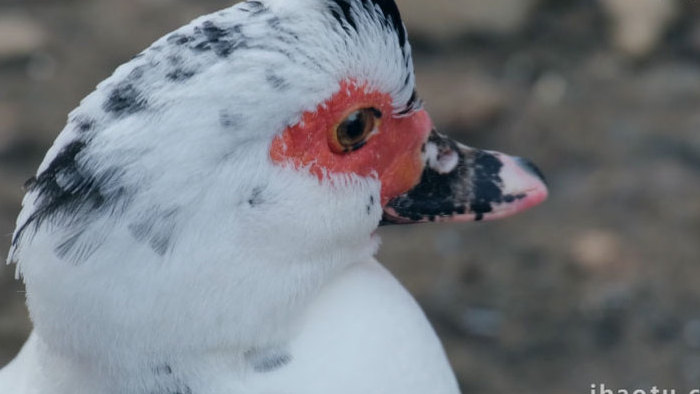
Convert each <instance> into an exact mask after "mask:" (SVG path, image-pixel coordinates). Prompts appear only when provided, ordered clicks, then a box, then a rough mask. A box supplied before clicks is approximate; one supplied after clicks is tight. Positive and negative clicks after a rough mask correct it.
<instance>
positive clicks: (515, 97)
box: [0, 0, 700, 394]
mask: <svg viewBox="0 0 700 394" xmlns="http://www.w3.org/2000/svg"><path fill="white" fill-rule="evenodd" d="M621 1H622V3H621V4H622V5H620V2H621ZM624 2H627V3H626V5H627V8H625V7H624V6H625V3H624ZM230 3H231V2H229V1H223V0H206V1H197V2H195V1H189V2H188V1H185V0H150V1H149V0H120V1H113V0H112V1H110V0H94V1H82V0H71V1H68V0H53V1H48V0H45V1H42V0H15V1H8V0H4V1H0V234H2V235H3V238H4V241H2V242H0V255H2V256H5V255H6V252H7V247H8V245H9V239H10V238H9V235H8V234H10V233H11V232H12V230H13V227H14V225H13V223H14V220H15V217H16V215H17V212H18V210H19V207H20V200H21V197H22V190H21V185H22V184H23V182H24V180H26V179H27V178H29V177H30V176H31V175H33V173H34V171H35V170H36V167H37V166H38V164H39V162H40V160H41V158H42V157H43V154H44V152H45V151H46V150H47V148H48V147H49V146H50V144H51V142H52V141H53V139H54V138H55V136H56V134H57V133H58V131H59V130H61V129H62V127H63V125H64V123H65V119H66V114H67V113H68V112H69V111H70V110H71V109H72V108H74V107H75V106H76V105H77V103H78V102H79V100H80V99H81V98H82V97H83V96H84V95H86V94H87V93H89V92H90V91H91V90H92V89H93V87H94V86H95V85H96V84H97V83H98V82H99V81H101V80H102V79H104V78H105V77H106V76H108V75H109V74H110V73H111V71H112V70H113V69H114V68H115V67H116V66H117V65H118V64H120V63H122V62H124V61H127V60H128V59H129V58H130V57H131V56H132V55H134V54H136V53H138V52H139V51H140V50H141V49H143V48H144V47H146V46H147V45H148V44H149V43H150V42H152V41H153V40H155V39H156V38H157V37H160V36H161V35H163V34H165V33H166V32H168V31H170V30H173V29H174V28H176V27H178V26H179V25H181V24H183V23H185V22H187V21H189V20H190V19H192V18H194V17H195V16H197V15H200V14H203V13H207V12H211V11H214V10H216V9H219V8H223V7H225V6H227V5H229V4H230ZM398 3H399V6H400V7H402V8H403V9H404V13H405V16H406V24H407V25H408V28H409V33H410V36H411V38H412V42H413V44H414V57H415V61H416V68H417V74H418V84H419V89H420V94H421V95H422V97H423V98H424V99H425V101H426V102H427V108H428V109H429V111H431V112H432V114H433V117H434V120H435V122H436V124H437V125H439V127H440V128H441V129H442V131H444V132H446V133H448V134H450V135H452V136H454V137H456V138H458V139H460V140H462V141H463V142H465V143H467V144H469V145H473V146H477V147H481V148H489V149H495V150H500V151H504V152H508V153H511V154H516V155H520V156H524V157H528V158H530V159H532V160H533V161H534V162H536V163H538V164H539V165H540V167H541V168H542V170H543V171H544V173H545V174H546V175H547V178H548V181H549V186H550V191H551V197H550V200H549V201H548V202H547V203H546V204H544V205H542V206H540V207H538V208H536V209H534V210H532V211H530V212H527V213H525V214H522V215H520V216H517V217H514V218H512V219H508V220H504V221H499V222H493V223H483V224H459V225H447V224H440V225H432V224H431V225H420V226H412V227H410V226H409V227H395V228H386V229H383V230H382V231H381V233H382V235H383V239H384V245H383V247H382V250H381V252H380V254H379V258H380V260H381V261H383V262H384V263H385V264H386V265H387V266H388V267H389V268H390V270H391V271H392V272H394V273H395V274H396V275H397V276H398V277H399V278H400V280H401V281H402V282H403V283H404V284H405V285H406V286H407V287H408V288H409V289H410V291H411V292H412V293H413V294H414V295H415V296H416V297H417V299H418V301H419V302H420V303H421V305H422V306H423V307H424V308H425V310H426V312H427V314H428V316H429V317H430V319H431V321H432V322H433V324H434V325H435V327H436V329H437V331H438V333H439V334H440V336H441V337H442V339H443V341H444V344H445V347H446V349H447V352H448V354H449V356H450V359H451V361H452V363H453V365H454V367H455V369H456V371H457V374H458V376H459V380H460V383H461V385H462V387H463V390H464V392H465V393H479V394H482V393H524V394H528V393H540V394H547V393H552V394H569V393H571V394H574V393H580V394H587V393H590V391H591V384H600V383H604V384H605V385H606V386H607V387H616V388H626V389H634V388H640V389H645V390H649V389H650V388H651V387H652V386H657V387H659V388H669V389H671V388H674V389H677V390H678V392H679V393H680V392H688V391H689V390H690V389H692V388H698V387H700V288H699V287H698V286H697V284H696V283H695V281H696V279H697V278H700V111H699V110H698V109H700V2H698V1H696V0H682V1H681V0H679V1H677V2H673V1H672V0H664V1H656V2H655V3H656V5H654V1H653V0H652V1H651V3H650V1H649V0H645V1H641V0H619V1H618V0H599V1H593V0H531V1H525V0H522V1H521V0H499V1H495V0H494V1H491V2H486V1H484V0H454V1H446V0H442V1H437V2H436V3H432V2H428V1H425V0H423V1H420V0H404V1H402V0H398ZM441 3H445V4H447V5H440V4H441ZM448 3H449V4H448ZM647 3H648V4H647ZM662 3H666V4H667V5H668V4H672V5H673V7H672V8H673V9H671V10H670V11H669V10H665V9H664V10H660V9H655V8H653V6H657V7H658V6H659V5H658V4H662ZM630 4H633V5H634V6H633V7H632V8H630V7H629V5H630ZM644 4H647V6H649V4H651V5H650V6H649V7H651V8H650V10H651V11H649V12H647V13H646V14H644V12H642V11H643V10H642V8H643V7H642V6H643V5H644ZM448 5H449V6H451V7H457V8H458V9H457V10H456V11H455V10H452V11H450V10H449V9H448V8H444V10H443V9H442V8H440V7H443V6H444V7H448ZM470 7H471V8H470ZM615 7H618V8H615ZM620 7H622V8H620ZM620 9H622V11H620ZM441 10H443V11H441ZM472 10H473V11H472ZM458 11H459V12H458ZM664 15H665V16H664ZM489 18H490V19H489ZM635 18H636V19H635ZM644 18H651V19H644ZM654 18H656V19H654ZM630 20H631V22H630ZM625 21H627V22H625ZM635 21H637V22H639V21H641V22H643V23H638V24H637V26H641V27H638V29H637V30H634V22H635ZM626 23H627V25H626ZM628 25H629V26H632V27H629V29H631V31H633V32H634V33H632V36H631V38H630V37H627V38H625V37H626V36H625V33H624V31H625V29H626V27H625V26H628ZM640 29H641V30H640ZM645 29H646V30H645ZM654 29H656V30H654ZM650 30H651V31H650ZM647 36H649V37H651V38H649V39H647V40H646V41H644V40H645V39H644V37H647ZM635 40H637V41H635ZM640 40H641V41H640ZM640 42H641V43H640ZM23 299H24V294H23V288H22V285H21V283H18V282H17V281H15V280H14V267H12V266H9V267H5V268H3V269H2V271H0V365H3V364H4V363H5V362H7V361H9V360H10V359H11V357H12V356H13V355H14V354H15V353H16V351H17V350H18V349H19V346H20V345H21V343H22V341H23V340H24V339H25V338H26V336H27V335H28V332H29V330H30V323H29V321H28V318H27V314H26V311H25V308H24V304H23Z"/></svg>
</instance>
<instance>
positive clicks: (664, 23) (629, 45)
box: [601, 0, 678, 57]
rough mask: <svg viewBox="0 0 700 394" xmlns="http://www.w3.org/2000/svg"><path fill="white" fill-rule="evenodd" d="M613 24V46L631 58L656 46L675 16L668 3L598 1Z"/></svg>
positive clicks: (663, 0) (673, 7)
mask: <svg viewBox="0 0 700 394" xmlns="http://www.w3.org/2000/svg"><path fill="white" fill-rule="evenodd" d="M601 3H602V5H603V9H604V10H605V11H606V12H607V14H608V16H609V17H610V19H611V22H612V24H613V28H612V37H611V40H612V43H613V45H614V46H615V47H616V48H617V49H619V50H620V51H622V52H623V53H625V54H626V55H628V56H631V57H643V56H645V55H648V54H649V53H651V52H652V51H653V50H654V49H656V47H657V46H658V44H659V42H660V41H661V38H662V36H663V34H664V33H665V32H666V30H667V28H668V27H669V26H670V24H671V23H672V22H673V20H674V18H675V16H676V15H677V14H678V2H676V1H670V0H634V1H630V0H601Z"/></svg>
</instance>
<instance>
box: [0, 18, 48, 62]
mask: <svg viewBox="0 0 700 394" xmlns="http://www.w3.org/2000/svg"><path fill="white" fill-rule="evenodd" d="M0 37H2V39H1V40H0V60H8V59H14V58H21V57H25V56H29V55H31V54H32V53H34V52H35V51H37V50H39V49H40V48H41V47H43V46H44V45H45V44H46V33H45V32H44V30H43V29H42V27H41V26H40V25H39V24H38V23H37V22H35V21H34V20H33V19H30V18H29V17H27V16H24V15H21V14H12V13H8V14H5V15H0Z"/></svg>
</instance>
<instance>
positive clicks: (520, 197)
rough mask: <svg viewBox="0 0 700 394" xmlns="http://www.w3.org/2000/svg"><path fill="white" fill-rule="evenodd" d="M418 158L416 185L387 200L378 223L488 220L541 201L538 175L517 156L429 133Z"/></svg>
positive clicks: (544, 195) (541, 185)
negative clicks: (420, 160)
mask: <svg viewBox="0 0 700 394" xmlns="http://www.w3.org/2000/svg"><path fill="white" fill-rule="evenodd" d="M423 159H424V161H425V167H424V169H423V173H422V175H421V179H420V182H419V183H418V184H417V185H416V186H415V187H413V189H411V190H409V191H407V192H405V193H403V194H401V195H399V196H397V197H394V198H392V199H391V200H389V202H388V203H387V204H386V206H385V207H384V217H383V219H382V223H381V224H382V225H388V224H409V223H421V222H451V221H456V222H464V221H481V220H494V219H500V218H504V217H506V216H510V215H513V214H516V213H518V212H521V211H524V210H526V209H528V208H531V207H533V206H535V205H538V204H540V203H541V202H543V201H544V200H546V199H547V186H546V185H545V179H544V176H543V175H542V173H541V172H540V170H539V169H538V168H537V167H535V165H534V164H532V163H531V162H529V161H527V160H525V159H522V158H519V157H513V156H508V155H505V154H503V153H499V152H492V151H484V150H478V149H474V148H470V147H468V146H465V145H462V144H460V143H458V142H456V141H454V140H452V139H450V138H447V137H446V136H444V135H442V134H440V133H438V132H437V131H435V130H433V131H432V132H431V134H430V136H429V137H428V141H427V142H426V144H425V146H424V149H423Z"/></svg>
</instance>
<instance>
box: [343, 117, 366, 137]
mask: <svg viewBox="0 0 700 394" xmlns="http://www.w3.org/2000/svg"><path fill="white" fill-rule="evenodd" d="M364 115H365V114H364V112H363V111H356V112H353V113H352V114H351V115H350V116H348V119H347V120H346V121H345V127H344V128H345V136H346V137H347V139H348V140H350V141H355V140H357V139H359V138H362V136H363V135H364V134H365V126H366V124H365V123H366V117H365V116H364Z"/></svg>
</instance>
